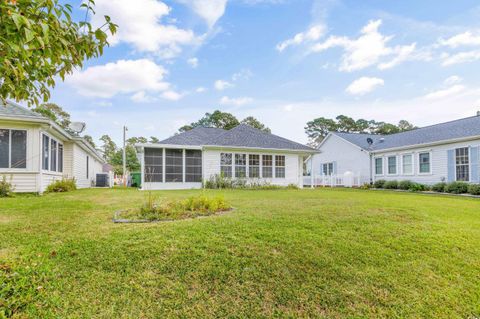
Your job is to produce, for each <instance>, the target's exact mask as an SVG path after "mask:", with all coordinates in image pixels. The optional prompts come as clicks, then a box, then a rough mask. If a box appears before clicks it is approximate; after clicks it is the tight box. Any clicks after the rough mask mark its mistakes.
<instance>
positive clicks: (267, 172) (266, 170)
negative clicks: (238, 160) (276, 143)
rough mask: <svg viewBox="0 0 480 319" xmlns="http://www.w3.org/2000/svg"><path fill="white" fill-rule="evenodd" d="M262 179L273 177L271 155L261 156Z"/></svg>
mask: <svg viewBox="0 0 480 319" xmlns="http://www.w3.org/2000/svg"><path fill="white" fill-rule="evenodd" d="M262 177H263V178H272V177H273V156H272V155H262Z"/></svg>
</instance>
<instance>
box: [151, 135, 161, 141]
mask: <svg viewBox="0 0 480 319" xmlns="http://www.w3.org/2000/svg"><path fill="white" fill-rule="evenodd" d="M158 142H160V140H159V139H158V138H156V137H155V136H150V143H158Z"/></svg>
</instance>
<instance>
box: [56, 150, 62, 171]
mask: <svg viewBox="0 0 480 319" xmlns="http://www.w3.org/2000/svg"><path fill="white" fill-rule="evenodd" d="M57 168H58V169H57V171H58V172H63V145H62V144H58V167H57Z"/></svg>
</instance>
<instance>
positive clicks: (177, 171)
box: [165, 149, 183, 183]
mask: <svg viewBox="0 0 480 319" xmlns="http://www.w3.org/2000/svg"><path fill="white" fill-rule="evenodd" d="M165 181H166V182H174V183H181V182H183V150H177V149H166V150H165Z"/></svg>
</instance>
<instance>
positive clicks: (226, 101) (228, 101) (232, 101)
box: [220, 96, 253, 106]
mask: <svg viewBox="0 0 480 319" xmlns="http://www.w3.org/2000/svg"><path fill="white" fill-rule="evenodd" d="M252 101H253V99H252V98H249V97H239V98H229V97H228V96H224V97H222V98H221V99H220V104H222V105H233V106H242V105H245V104H248V103H251V102H252Z"/></svg>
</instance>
